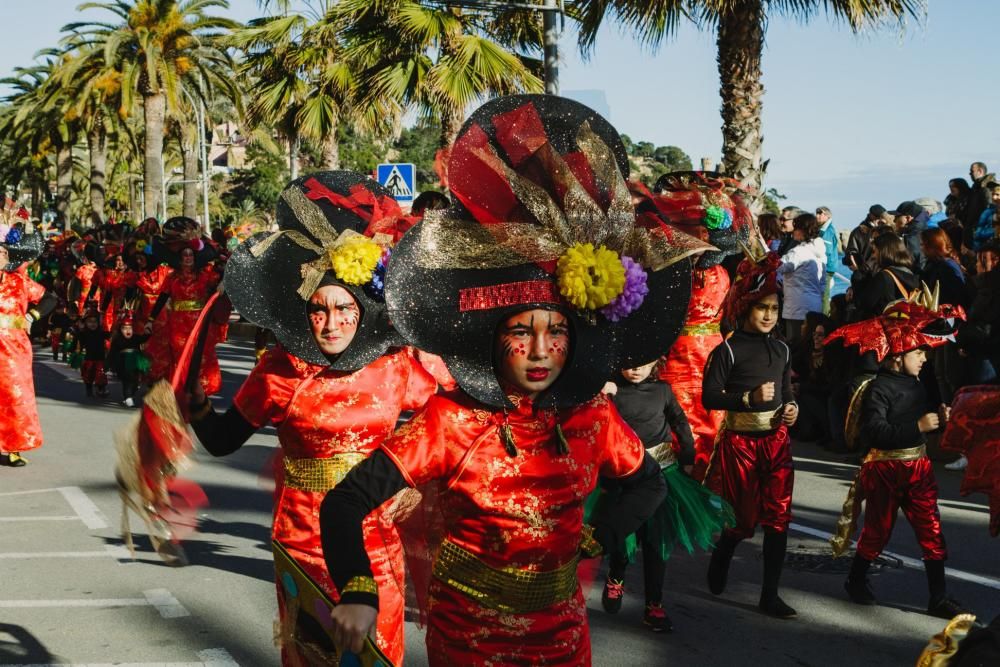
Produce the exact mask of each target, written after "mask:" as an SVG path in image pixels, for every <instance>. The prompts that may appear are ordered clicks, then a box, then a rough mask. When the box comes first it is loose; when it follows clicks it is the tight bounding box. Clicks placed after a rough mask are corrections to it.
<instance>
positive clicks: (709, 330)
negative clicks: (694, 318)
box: [681, 322, 719, 336]
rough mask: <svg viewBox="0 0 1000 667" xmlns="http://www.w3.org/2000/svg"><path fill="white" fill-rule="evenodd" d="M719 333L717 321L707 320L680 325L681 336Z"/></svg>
mask: <svg viewBox="0 0 1000 667" xmlns="http://www.w3.org/2000/svg"><path fill="white" fill-rule="evenodd" d="M717 333H719V323H718V322H709V323H708V324H687V325H685V326H683V327H681V335H682V336H711V335H712V334H717Z"/></svg>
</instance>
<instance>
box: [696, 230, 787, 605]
mask: <svg viewBox="0 0 1000 667" xmlns="http://www.w3.org/2000/svg"><path fill="white" fill-rule="evenodd" d="M760 245H762V244H758V243H757V242H756V241H755V243H754V247H755V248H757V247H759V246H760ZM748 254H749V253H748ZM779 265H780V259H779V258H778V256H777V255H776V254H775V253H769V254H767V255H766V256H764V257H760V256H759V255H755V256H754V257H748V258H747V259H745V260H743V262H742V263H741V264H740V266H739V269H738V270H737V274H736V279H735V280H734V281H733V286H732V289H731V290H730V292H729V295H728V296H727V298H726V303H725V317H726V318H727V319H728V320H729V321H731V322H732V323H733V324H734V325H735V326H736V329H735V330H734V331H733V335H732V336H731V337H730V338H729V339H728V340H726V341H724V342H723V343H722V344H721V345H719V346H718V347H716V348H715V350H713V351H712V355H711V357H710V359H709V361H708V367H707V368H706V370H705V382H704V385H703V387H702V396H701V400H702V402H703V403H704V405H705V407H706V408H707V409H709V410H725V411H726V413H725V418H724V420H723V428H722V431H721V432H720V434H719V438H718V442H717V443H716V446H715V452H714V453H713V454H712V460H711V462H710V463H709V471H708V476H707V477H706V480H705V483H706V484H707V485H708V487H709V488H710V489H712V491H714V492H715V493H717V494H719V495H720V496H722V497H723V498H725V499H726V500H728V501H729V502H730V504H731V505H732V506H733V510H734V511H735V513H736V526H735V527H734V528H732V529H729V530H726V531H725V532H723V534H722V536H721V537H720V538H719V541H718V543H716V545H715V551H713V552H712V560H711V563H710V564H709V568H708V588H709V590H710V591H711V592H712V593H713V594H715V595H719V594H721V593H722V592H723V591H725V589H726V579H727V577H728V573H729V564H730V561H731V560H732V557H733V552H734V551H735V550H736V547H737V545H738V544H739V543H740V541H742V540H745V539H747V538H750V537H753V534H754V531H755V529H756V528H757V526H758V525H760V526H763V527H764V548H763V551H764V574H763V579H762V585H761V593H760V603H759V605H758V606H759V608H760V609H761V611H763V612H764V613H766V614H768V615H771V616H775V617H777V618H793V617H795V615H796V613H795V610H794V609H792V608H791V607H790V606H788V605H787V604H785V602H784V601H783V600H782V599H781V597H779V595H778V583H779V581H780V579H781V568H782V565H783V564H784V561H785V548H786V546H787V542H788V524H789V522H790V521H791V518H792V484H793V481H794V471H793V470H792V452H791V439H790V438H789V436H788V427H789V426H791V425H792V424H794V423H795V419H796V417H798V405H796V403H795V401H794V397H793V395H792V384H791V377H790V376H791V354H790V353H789V350H788V346H787V345H785V343H783V342H782V341H780V340H778V339H777V338H775V337H774V336H773V335H772V332H773V330H774V327H775V325H776V324H777V323H778V319H779V313H780V307H779V305H778V304H779V301H778V290H779V288H778V281H777V273H776V271H777V268H778V266H779Z"/></svg>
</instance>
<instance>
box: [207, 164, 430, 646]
mask: <svg viewBox="0 0 1000 667" xmlns="http://www.w3.org/2000/svg"><path fill="white" fill-rule="evenodd" d="M386 194H387V193H386V192H385V191H384V190H383V188H381V186H379V185H378V184H377V183H375V182H374V181H372V180H371V179H369V178H366V177H364V176H362V175H360V174H357V173H354V172H350V171H333V172H320V173H316V174H312V175H310V176H308V177H304V178H301V179H298V180H296V181H293V182H292V183H291V184H290V185H289V186H288V188H287V189H286V190H285V191H284V193H283V194H282V197H281V200H280V201H279V204H278V215H277V218H278V225H279V228H280V231H278V232H277V233H275V234H273V235H271V236H265V237H258V238H255V239H253V240H251V241H250V242H247V243H245V244H243V245H241V246H240V247H239V249H238V250H237V251H236V252H235V253H234V255H233V256H232V258H231V259H230V261H229V262H228V264H227V269H226V280H225V288H226V293H227V294H229V296H230V298H231V299H232V301H233V303H234V304H235V306H236V307H237V309H238V310H239V312H240V313H241V314H243V315H244V316H245V317H246V318H247V319H249V320H250V321H251V322H254V323H255V324H257V325H258V326H261V327H265V328H267V329H270V330H272V331H274V333H275V336H276V337H277V339H278V341H279V345H278V346H276V347H275V348H273V349H271V350H270V351H268V352H267V353H266V354H265V355H264V356H263V358H262V359H261V361H260V363H258V364H257V366H256V367H255V368H254V369H253V371H252V372H251V374H250V376H249V377H248V378H247V380H246V381H245V382H244V384H243V386H242V387H241V388H240V390H239V392H238V393H237V395H236V398H235V399H234V402H233V406H232V407H231V408H229V410H228V411H227V412H226V413H225V414H221V415H220V414H216V413H215V412H214V411H213V410H212V408H211V406H210V404H209V403H208V401H207V399H206V398H205V397H204V392H198V393H196V394H195V395H194V398H193V405H192V408H191V409H192V425H193V426H194V429H195V433H197V435H198V437H199V439H200V440H201V442H202V444H203V445H204V446H205V448H206V449H208V450H209V451H210V452H211V453H212V454H214V455H216V456H222V455H226V454H229V453H231V452H233V451H235V450H236V449H237V448H239V447H240V446H241V445H242V444H243V443H244V442H245V441H246V440H247V438H249V437H250V435H251V434H252V433H253V432H254V431H256V430H257V429H260V428H263V427H265V426H269V425H272V426H275V427H277V429H278V440H279V442H280V444H281V450H282V452H281V453H282V456H283V458H282V464H283V465H282V467H283V473H282V474H281V475H280V477H279V479H278V488H277V490H276V493H275V497H276V504H275V508H274V525H273V530H272V536H273V539H274V540H275V541H276V542H278V543H279V544H280V545H281V546H282V547H283V548H284V549H285V550H286V551H287V553H288V554H290V555H291V557H292V558H293V559H294V560H295V561H296V562H297V563H298V565H299V566H300V567H301V568H302V569H304V570H305V571H306V573H307V574H308V575H309V577H310V578H311V579H312V580H313V581H314V582H316V583H317V584H318V585H319V586H320V587H321V588H322V589H323V590H324V591H325V592H326V593H327V594H328V595H329V596H331V597H332V598H333V599H334V600H337V599H338V598H339V596H340V592H341V590H344V589H342V588H339V587H337V586H335V585H334V584H333V582H332V581H331V580H330V577H329V575H328V574H327V572H326V567H325V564H324V561H323V554H322V550H321V545H320V536H319V525H318V524H317V522H316V516H317V513H318V511H319V505H320V502H321V501H322V499H323V494H324V493H326V492H327V491H329V490H330V489H331V488H333V487H334V485H336V484H337V483H338V482H339V481H340V480H341V479H343V477H344V475H346V474H347V472H348V471H349V470H350V469H351V468H352V467H353V466H355V465H356V464H357V463H359V462H360V461H362V460H364V459H365V458H366V457H367V456H368V455H369V454H371V452H372V451H374V450H375V449H376V448H378V446H379V445H381V444H382V442H383V441H384V440H385V439H386V438H387V437H388V436H389V435H390V434H391V433H392V431H393V430H394V429H395V427H396V420H397V419H398V418H399V415H400V413H401V412H402V411H404V410H414V409H416V408H418V407H421V406H422V405H423V404H424V403H425V402H426V400H427V398H428V397H429V396H430V395H431V394H433V393H434V391H435V389H436V388H437V384H436V383H435V381H434V379H433V377H431V376H430V375H429V374H428V373H427V372H426V371H424V370H423V368H422V367H421V366H420V364H418V363H417V362H416V360H414V359H413V357H412V355H411V354H409V353H408V352H407V351H406V350H404V349H402V348H400V347H397V348H394V349H391V350H390V346H391V345H397V346H398V345H400V344H401V342H402V341H401V340H400V339H399V337H398V335H397V334H395V332H394V331H392V329H391V327H390V326H389V323H388V319H387V318H386V312H385V302H384V299H383V297H382V290H383V282H382V281H383V279H384V275H385V265H386V261H387V259H388V257H389V250H388V248H387V247H385V246H383V245H380V244H379V243H378V242H377V241H382V242H387V241H388V237H382V236H378V237H375V238H373V237H372V236H366V235H364V233H363V232H364V231H365V229H366V226H367V223H366V221H365V217H366V216H365V215H364V213H365V212H366V211H367V212H370V209H366V206H365V200H366V198H367V197H370V196H372V195H376V196H385V195H386ZM392 509H393V507H392V504H391V503H389V504H386V505H385V506H383V507H382V508H381V510H380V511H379V512H378V513H376V514H373V515H372V516H370V517H369V518H368V519H367V520H366V521H365V525H364V534H365V538H364V545H365V548H366V550H367V553H368V555H369V557H370V558H371V559H372V562H373V563H374V569H375V581H377V582H378V587H379V602H380V613H379V618H378V624H377V628H376V635H375V637H376V643H377V644H378V646H379V647H380V648H381V649H382V650H383V651H384V652H385V653H386V655H387V656H389V657H390V659H391V660H392V661H393V663H394V664H400V663H401V661H402V658H403V648H404V645H405V643H404V641H403V611H404V596H403V590H404V588H403V586H404V581H403V571H404V570H403V568H404V565H403V552H402V546H401V544H400V541H399V537H398V535H397V533H396V529H395V527H394V525H393V520H392V519H393V512H392ZM346 590H351V589H346ZM278 601H279V610H280V614H281V624H280V627H281V639H282V662H283V664H286V665H316V664H326V661H327V660H330V659H332V657H331V656H329V655H326V656H325V659H322V658H323V657H324V656H323V651H322V649H321V648H319V647H318V646H317V645H316V644H314V643H313V641H311V640H310V638H309V636H308V635H307V634H303V632H302V631H301V630H300V627H299V626H300V622H299V621H300V620H301V619H299V615H300V614H312V613H313V610H312V609H300V606H301V605H300V603H299V602H298V594H297V591H296V590H295V588H294V587H293V586H289V585H288V584H287V583H285V582H282V581H279V582H278ZM328 613H329V612H328V611H327V616H328ZM323 620H324V621H326V620H328V618H324V619H323Z"/></svg>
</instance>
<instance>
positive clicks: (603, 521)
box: [319, 449, 666, 609]
mask: <svg viewBox="0 0 1000 667" xmlns="http://www.w3.org/2000/svg"><path fill="white" fill-rule="evenodd" d="M617 482H618V484H619V486H620V488H621V494H620V495H619V496H618V502H616V503H609V504H608V505H609V507H608V508H607V509H606V510H605V511H603V512H602V513H601V514H600V515H598V516H594V517H593V519H592V521H591V524H592V525H593V527H594V539H596V540H597V541H598V543H600V545H601V546H602V547H603V548H604V551H609V550H610V549H611V548H612V547H615V548H617V546H618V545H619V544H621V543H622V542H624V540H625V538H626V537H627V536H628V535H630V534H631V533H634V532H635V531H636V530H638V529H639V526H641V525H642V524H643V522H644V521H645V520H646V519H648V518H649V515H650V514H652V512H653V511H654V510H655V509H656V508H657V507H658V506H659V505H660V503H661V502H662V501H663V498H664V496H665V494H666V483H665V482H664V480H663V474H662V473H661V472H660V466H659V464H657V463H656V461H654V460H653V457H651V456H650V455H649V454H646V455H645V456H644V457H643V462H642V465H641V466H640V467H639V469H638V470H636V471H635V472H634V473H632V474H631V475H629V476H628V477H624V478H622V479H619V480H617ZM406 487H407V483H406V480H405V479H404V478H403V475H402V473H400V471H399V468H398V467H396V464H395V463H393V461H392V460H391V459H390V458H389V456H388V455H387V454H386V453H385V452H384V451H383V450H381V449H377V450H375V452H374V453H373V454H372V455H371V456H369V457H368V458H367V459H365V460H364V461H362V462H361V463H359V464H358V465H356V466H355V467H354V468H353V469H352V470H351V471H350V472H349V473H348V474H347V477H345V478H344V480H343V481H342V482H340V484H338V485H337V486H336V487H334V488H333V489H332V490H331V491H330V492H329V493H327V494H326V497H325V498H323V503H322V505H321V506H320V512H319V523H320V539H321V541H322V543H323V557H324V559H325V560H326V566H327V569H328V570H329V572H330V578H331V579H333V583H334V584H336V586H337V588H338V590H343V589H344V586H345V585H346V584H347V582H348V581H349V580H351V579H352V578H354V577H371V576H372V569H371V561H370V560H369V559H368V553H367V552H366V551H365V543H364V534H363V533H362V530H361V523H362V521H364V519H365V517H366V516H368V514H369V513H370V512H372V511H373V510H374V509H375V508H376V507H378V506H379V505H381V504H382V503H384V502H385V501H387V500H389V499H390V498H392V497H393V496H394V495H396V494H397V493H398V492H399V491H401V490H403V489H405V488H406ZM340 600H341V602H342V603H345V604H366V605H369V606H371V607H374V608H376V609H378V596H377V595H375V594H372V593H363V592H351V593H344V594H342V595H341V598H340Z"/></svg>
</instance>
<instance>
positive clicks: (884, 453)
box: [865, 445, 927, 463]
mask: <svg viewBox="0 0 1000 667" xmlns="http://www.w3.org/2000/svg"><path fill="white" fill-rule="evenodd" d="M925 456H927V446H926V445H917V446H916V447H907V448H906V449H872V450H871V451H869V452H868V456H866V457H865V463H868V462H870V461H916V460H917V459H922V458H924V457H925Z"/></svg>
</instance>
